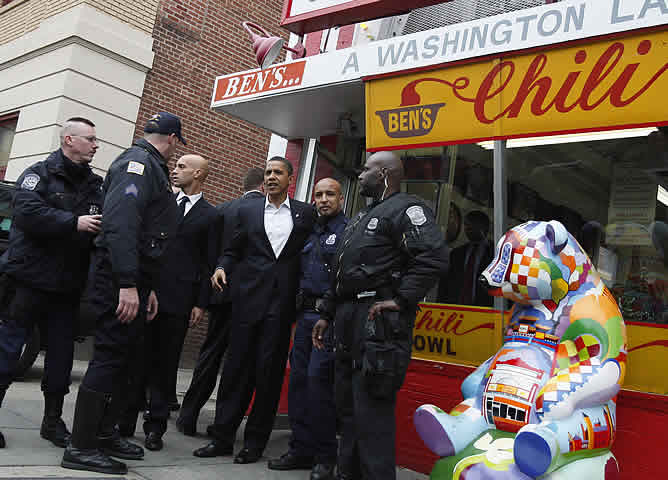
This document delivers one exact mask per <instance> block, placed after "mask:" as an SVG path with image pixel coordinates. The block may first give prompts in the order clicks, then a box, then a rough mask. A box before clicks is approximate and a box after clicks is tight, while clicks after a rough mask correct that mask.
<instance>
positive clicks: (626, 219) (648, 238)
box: [506, 127, 668, 324]
mask: <svg viewBox="0 0 668 480" xmlns="http://www.w3.org/2000/svg"><path fill="white" fill-rule="evenodd" d="M628 134H629V131H622V132H601V133H600V136H601V137H608V138H605V139H601V140H594V141H577V140H578V138H582V136H580V137H578V136H570V138H568V139H567V140H568V141H569V142H570V143H553V144H551V145H539V144H538V143H543V142H541V139H536V140H532V139H523V140H522V144H523V145H524V146H520V147H517V148H511V147H513V142H512V141H510V142H508V146H509V148H508V149H507V164H506V165H507V179H508V192H507V193H508V195H507V196H508V217H507V225H506V227H507V228H508V227H512V226H513V225H516V224H518V223H522V222H524V221H526V220H529V219H536V220H559V221H560V222H561V223H563V224H564V226H565V227H566V228H567V229H568V230H569V231H570V232H571V233H572V234H573V235H574V236H575V237H576V238H577V240H578V242H579V243H580V244H581V246H582V247H583V248H584V249H585V250H586V251H587V253H588V254H589V256H590V258H591V260H592V262H593V263H594V265H595V266H596V267H597V269H598V271H599V273H600V274H601V277H602V279H603V281H604V282H605V283H606V285H607V286H608V287H609V288H610V290H611V291H612V292H613V294H614V295H615V297H616V298H617V300H618V302H619V305H620V308H621V309H622V313H623V315H624V319H625V320H626V321H627V322H634V321H635V322H652V323H664V324H665V323H668V268H667V266H668V131H667V129H666V127H661V128H659V129H648V130H646V131H636V132H635V133H634V134H638V135H642V136H636V137H631V138H628V137H627V138H621V137H624V136H626V135H628ZM583 135H584V134H583ZM588 135H589V134H588ZM589 136H590V135H589ZM615 137H617V138H615ZM573 140H575V142H573ZM548 141H549V140H548Z"/></svg>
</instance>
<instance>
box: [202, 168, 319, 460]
mask: <svg viewBox="0 0 668 480" xmlns="http://www.w3.org/2000/svg"><path fill="white" fill-rule="evenodd" d="M293 180H294V174H293V167H292V164H291V163H290V162H289V161H288V160H286V159H285V158H283V157H272V158H271V159H270V160H269V161H268V162H267V165H266V168H265V172H264V189H265V192H267V197H266V198H262V199H258V200H249V201H247V202H245V203H244V204H243V205H241V206H240V207H239V211H238V215H237V222H236V228H235V231H234V235H233V238H232V241H231V242H230V244H229V246H228V247H227V248H226V249H225V252H224V253H223V256H222V257H221V258H220V259H219V260H218V267H217V268H216V271H215V273H214V275H213V277H212V278H211V282H212V284H213V285H214V287H215V288H217V289H219V290H220V289H222V287H223V285H225V284H226V283H227V276H229V277H230V279H231V280H232V282H236V283H235V287H234V288H235V292H236V293H237V294H238V296H239V298H240V299H243V301H239V302H236V303H235V305H234V313H233V316H232V319H233V323H232V330H231V332H230V338H231V339H232V341H231V342H230V345H229V346H228V351H227V357H226V359H225V365H224V366H223V374H222V376H221V383H220V388H219V390H218V402H217V405H216V418H215V423H214V425H213V428H212V432H211V433H212V434H213V437H214V440H213V441H212V442H211V443H209V444H208V445H206V446H204V447H202V448H200V449H198V450H196V451H195V452H194V455H195V456H198V457H214V456H219V455H231V454H232V446H233V444H234V438H235V436H236V431H237V428H238V427H239V424H240V423H241V420H242V419H243V416H244V413H245V412H246V409H247V408H248V405H249V403H250V400H251V397H252V395H253V391H255V401H254V403H253V409H252V411H251V413H250V415H249V417H248V421H247V422H246V430H245V432H244V448H243V449H242V450H241V451H240V452H239V453H238V454H237V456H236V457H235V458H234V462H235V463H253V462H257V461H258V460H259V459H260V457H261V456H262V452H263V451H264V448H265V446H266V444H267V441H268V440H269V435H270V434H271V430H272V427H273V424H274V417H275V415H276V409H277V407H278V402H279V399H280V395H281V386H282V384H283V376H284V373H285V365H286V360H287V355H288V346H289V344H290V327H291V324H292V321H293V319H294V318H295V296H296V292H297V287H298V285H299V270H300V259H301V250H302V248H303V247H304V243H305V241H306V239H307V238H308V236H309V234H310V233H311V231H312V230H313V224H314V222H315V218H316V215H315V209H314V208H313V206H311V205H308V204H305V203H303V202H299V201H296V200H291V199H290V198H288V187H289V186H290V183H291V182H292V181H293Z"/></svg>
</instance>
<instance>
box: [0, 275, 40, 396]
mask: <svg viewBox="0 0 668 480" xmlns="http://www.w3.org/2000/svg"><path fill="white" fill-rule="evenodd" d="M5 301H6V305H3V306H2V308H1V310H0V391H2V392H5V391H7V389H8V388H9V385H11V383H12V381H13V379H14V371H15V370H16V365H17V363H18V361H19V358H20V357H21V350H22V348H23V346H24V345H25V342H26V340H27V339H28V337H29V336H30V334H31V332H32V331H33V329H34V328H35V321H36V319H38V318H39V317H40V316H41V314H42V313H41V310H40V307H41V306H43V305H45V304H46V303H48V302H47V301H46V300H45V299H44V298H43V295H42V294H41V292H39V291H35V290H34V289H30V288H25V287H23V286H21V285H16V286H15V287H14V288H12V292H11V293H9V294H8V295H7V296H6V298H5Z"/></svg>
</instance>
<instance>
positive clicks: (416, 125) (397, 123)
mask: <svg viewBox="0 0 668 480" xmlns="http://www.w3.org/2000/svg"><path fill="white" fill-rule="evenodd" d="M443 106H445V103H432V104H429V105H415V106H408V107H400V108H392V109H389V110H378V111H376V115H378V116H379V117H380V120H381V121H382V122H383V128H384V129H385V133H386V134H387V136H388V137H391V138H407V137H420V136H422V135H426V134H428V133H429V132H431V130H432V128H434V124H435V123H436V118H437V116H438V111H439V110H440V109H441V107H443Z"/></svg>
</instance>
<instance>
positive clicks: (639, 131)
mask: <svg viewBox="0 0 668 480" xmlns="http://www.w3.org/2000/svg"><path fill="white" fill-rule="evenodd" d="M656 130H657V129H656V127H650V128H627V129H624V130H604V131H600V132H584V133H569V134H566V135H548V136H545V137H527V138H511V139H510V140H508V141H507V142H506V148H520V147H535V146H539V145H554V144H557V143H575V142H593V141H597V140H612V139H614V138H632V137H646V136H647V135H649V134H650V133H652V132H655V131H656ZM478 145H480V146H481V147H482V148H484V149H485V150H493V149H494V141H493V140H487V141H484V142H478Z"/></svg>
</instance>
